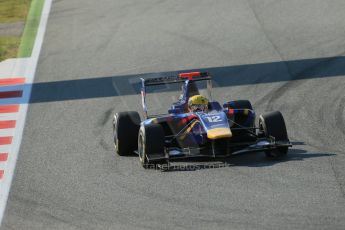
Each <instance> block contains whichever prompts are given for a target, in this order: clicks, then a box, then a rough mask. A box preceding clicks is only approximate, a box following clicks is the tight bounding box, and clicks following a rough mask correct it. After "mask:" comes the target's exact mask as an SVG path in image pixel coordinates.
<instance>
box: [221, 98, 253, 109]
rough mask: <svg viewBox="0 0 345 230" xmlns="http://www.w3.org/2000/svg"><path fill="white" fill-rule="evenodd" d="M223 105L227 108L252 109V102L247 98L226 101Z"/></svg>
mask: <svg viewBox="0 0 345 230" xmlns="http://www.w3.org/2000/svg"><path fill="white" fill-rule="evenodd" d="M225 107H227V108H229V109H250V110H253V107H252V104H251V103H250V101H248V100H237V101H230V102H228V103H226V105H225Z"/></svg>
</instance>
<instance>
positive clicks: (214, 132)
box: [207, 128, 232, 140]
mask: <svg viewBox="0 0 345 230" xmlns="http://www.w3.org/2000/svg"><path fill="white" fill-rule="evenodd" d="M226 137H232V133H231V130H230V128H214V129H210V130H208V131H207V138H209V139H212V140H215V139H220V138H226Z"/></svg>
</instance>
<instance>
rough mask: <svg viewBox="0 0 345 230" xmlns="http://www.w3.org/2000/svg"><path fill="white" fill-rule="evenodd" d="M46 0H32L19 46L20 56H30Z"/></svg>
mask: <svg viewBox="0 0 345 230" xmlns="http://www.w3.org/2000/svg"><path fill="white" fill-rule="evenodd" d="M43 5H44V0H32V1H31V7H30V11H29V14H28V17H27V20H26V24H25V28H24V33H23V36H22V40H21V43H20V47H19V52H18V57H30V56H31V52H32V49H33V46H34V43H35V39H36V33H37V30H38V25H39V23H40V19H41V14H42V9H43Z"/></svg>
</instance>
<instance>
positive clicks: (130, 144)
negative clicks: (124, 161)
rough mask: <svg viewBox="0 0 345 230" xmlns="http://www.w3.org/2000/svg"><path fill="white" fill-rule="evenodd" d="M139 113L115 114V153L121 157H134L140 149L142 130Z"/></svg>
mask: <svg viewBox="0 0 345 230" xmlns="http://www.w3.org/2000/svg"><path fill="white" fill-rule="evenodd" d="M140 122H141V121H140V116H139V114H138V112H135V111H129V112H119V113H115V114H114V119H113V134H114V146H115V153H117V154H118V155H120V156H128V155H132V154H133V153H134V151H135V150H137V149H138V144H137V140H138V132H139V128H140Z"/></svg>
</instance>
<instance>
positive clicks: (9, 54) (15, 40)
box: [0, 37, 20, 61]
mask: <svg viewBox="0 0 345 230" xmlns="http://www.w3.org/2000/svg"><path fill="white" fill-rule="evenodd" d="M19 44H20V37H0V61H3V60H5V59H7V58H14V57H16V56H17V51H18V47H19Z"/></svg>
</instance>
